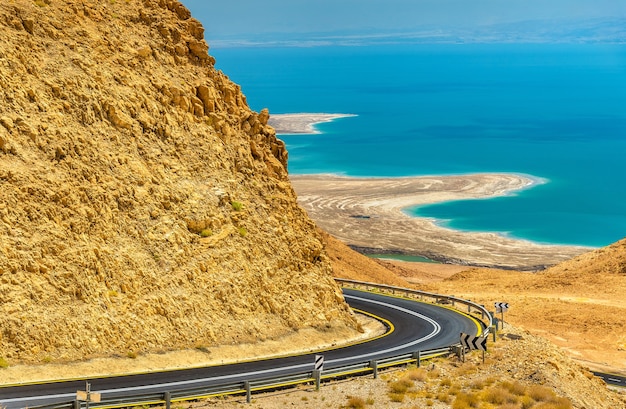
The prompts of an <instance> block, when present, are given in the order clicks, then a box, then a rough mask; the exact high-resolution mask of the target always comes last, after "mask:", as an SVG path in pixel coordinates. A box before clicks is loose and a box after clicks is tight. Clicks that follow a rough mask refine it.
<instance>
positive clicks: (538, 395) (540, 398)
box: [526, 385, 556, 402]
mask: <svg viewBox="0 0 626 409" xmlns="http://www.w3.org/2000/svg"><path fill="white" fill-rule="evenodd" d="M526 395H528V396H530V397H531V398H533V399H534V400H535V401H537V402H551V401H553V400H554V399H555V398H556V394H555V393H554V391H553V390H552V389H550V388H547V387H545V386H540V385H531V386H529V387H528V388H527V389H526Z"/></svg>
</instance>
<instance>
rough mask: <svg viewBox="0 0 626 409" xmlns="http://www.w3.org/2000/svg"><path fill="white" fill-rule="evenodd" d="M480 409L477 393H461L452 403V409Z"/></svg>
mask: <svg viewBox="0 0 626 409" xmlns="http://www.w3.org/2000/svg"><path fill="white" fill-rule="evenodd" d="M478 407H480V399H479V398H478V395H476V394H475V393H459V394H458V395H456V399H455V400H454V402H453V403H452V409H472V408H478Z"/></svg>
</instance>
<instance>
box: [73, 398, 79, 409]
mask: <svg viewBox="0 0 626 409" xmlns="http://www.w3.org/2000/svg"><path fill="white" fill-rule="evenodd" d="M72 408H73V409H80V401H79V400H77V399H76V400H74V402H72Z"/></svg>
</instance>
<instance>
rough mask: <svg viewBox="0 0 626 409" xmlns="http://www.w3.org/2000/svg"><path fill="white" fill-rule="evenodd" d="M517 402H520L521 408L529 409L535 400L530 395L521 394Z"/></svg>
mask: <svg viewBox="0 0 626 409" xmlns="http://www.w3.org/2000/svg"><path fill="white" fill-rule="evenodd" d="M519 403H521V404H522V409H530V408H532V407H533V405H534V404H535V401H534V400H533V398H531V397H530V396H522V397H520V398H519Z"/></svg>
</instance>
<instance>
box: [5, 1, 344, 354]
mask: <svg viewBox="0 0 626 409" xmlns="http://www.w3.org/2000/svg"><path fill="white" fill-rule="evenodd" d="M203 37H204V28H203V26H202V25H201V24H200V23H199V22H198V21H197V20H195V19H193V18H192V17H191V15H190V12H189V11H188V10H187V9H186V8H185V7H184V6H183V5H182V4H181V3H179V2H178V1H172V0H167V1H166V0H144V1H139V0H133V1H128V0H126V1H121V0H118V1H113V0H109V1H84V0H80V1H79V0H35V1H33V0H7V1H2V2H1V3H0V356H2V357H5V358H7V359H8V360H9V362H20V361H22V362H28V361H30V362H38V361H50V360H51V361H57V360H76V359H82V358H85V357H91V356H102V355H115V354H117V355H120V354H122V355H125V354H127V353H129V352H131V351H132V352H133V353H135V352H142V351H160V350H168V349H177V348H190V347H198V346H209V345H213V344H218V343H236V342H242V341H250V340H257V339H266V338H268V337H276V336H280V335H282V334H285V333H288V332H290V331H294V330H297V329H299V328H303V327H316V328H320V329H322V330H328V329H329V328H331V329H332V328H333V327H346V326H348V327H355V326H356V324H355V321H354V319H353V317H352V315H351V313H350V312H349V310H348V308H347V306H346V304H345V303H344V302H343V297H342V295H341V292H340V290H339V288H338V287H337V286H336V285H335V283H334V281H333V279H332V277H331V267H330V263H329V259H328V257H327V255H326V254H325V252H324V248H323V245H322V243H321V241H320V236H319V233H317V231H316V229H315V226H314V224H313V223H312V222H311V221H310V219H308V217H307V216H306V214H305V213H304V212H303V211H302V210H301V209H300V208H299V207H298V205H297V204H296V198H295V194H294V191H293V189H292V187H291V185H290V183H289V181H288V178H287V171H286V165H287V152H286V150H285V146H284V144H283V143H282V142H281V141H280V140H278V139H277V138H276V135H275V132H274V130H273V129H272V128H271V127H269V126H267V120H268V116H269V115H268V112H266V111H263V112H261V113H256V112H252V111H251V110H250V109H249V107H248V106H247V103H246V99H245V97H244V95H243V94H242V92H241V90H240V88H239V87H238V86H237V85H236V84H234V83H232V82H231V81H230V80H229V79H228V78H227V76H226V75H224V74H223V73H221V72H219V71H217V70H216V69H215V68H214V59H213V58H212V57H211V56H209V54H208V46H207V44H206V42H205V41H204V39H203ZM251 69H254V68H253V67H251Z"/></svg>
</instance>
